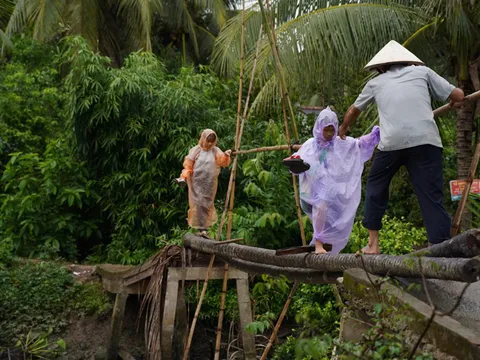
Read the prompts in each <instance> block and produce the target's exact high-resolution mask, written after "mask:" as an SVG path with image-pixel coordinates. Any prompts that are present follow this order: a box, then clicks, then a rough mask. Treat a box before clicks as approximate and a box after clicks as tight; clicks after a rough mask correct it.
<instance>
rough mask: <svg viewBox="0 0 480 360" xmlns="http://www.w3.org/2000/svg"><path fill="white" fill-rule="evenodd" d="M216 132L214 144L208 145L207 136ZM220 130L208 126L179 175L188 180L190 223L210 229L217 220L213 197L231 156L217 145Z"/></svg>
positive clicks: (193, 225) (189, 154)
mask: <svg viewBox="0 0 480 360" xmlns="http://www.w3.org/2000/svg"><path fill="white" fill-rule="evenodd" d="M212 134H213V135H215V141H214V142H213V145H211V146H210V147H209V144H208V143H207V137H208V136H209V135H212ZM216 144H217V134H215V131H213V130H211V129H205V130H203V132H202V135H201V136H200V141H199V142H198V145H196V146H194V147H193V148H192V149H190V152H189V153H188V155H187V156H186V157H185V161H184V162H183V168H184V169H183V171H182V174H181V175H180V177H181V178H183V179H185V180H186V181H187V184H188V203H189V206H190V209H189V210H188V225H190V227H192V228H195V229H202V230H204V229H208V228H209V227H210V226H212V225H213V224H215V222H216V221H217V212H216V211H215V206H214V200H215V194H216V193H217V185H218V174H219V173H220V168H221V167H227V166H228V165H230V156H229V155H226V154H225V153H224V152H223V151H222V150H220V149H219V148H218V147H216V146H215V145H216Z"/></svg>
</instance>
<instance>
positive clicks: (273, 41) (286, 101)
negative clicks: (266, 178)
mask: <svg viewBox="0 0 480 360" xmlns="http://www.w3.org/2000/svg"><path fill="white" fill-rule="evenodd" d="M266 2H267V8H268V9H269V10H270V3H269V0H266ZM258 3H259V5H260V10H261V12H262V16H263V21H264V23H265V28H266V31H267V35H268V40H269V41H270V47H271V48H272V52H273V55H274V58H275V65H276V69H277V73H278V77H279V80H280V94H281V97H282V113H283V121H284V123H285V134H286V137H287V141H288V142H289V143H290V142H291V140H290V131H289V128H288V119H287V111H286V109H285V108H286V105H288V111H289V113H290V117H291V120H292V123H293V131H294V135H295V140H296V141H298V140H299V138H298V130H297V123H296V121H295V113H294V111H293V107H292V102H291V101H290V96H289V95H288V91H287V82H286V80H285V76H284V71H283V67H282V63H281V62H280V57H279V55H278V44H277V37H276V35H275V27H274V23H273V17H270V22H271V24H269V22H268V19H267V14H266V12H265V8H264V6H263V3H262V0H258ZM270 26H271V27H270ZM292 185H293V193H294V196H295V208H296V210H297V217H298V227H299V228H300V237H301V239H302V245H303V246H305V245H306V244H307V242H306V239H305V229H304V228H303V218H302V210H301V208H300V194H299V193H298V187H297V178H296V177H295V174H292Z"/></svg>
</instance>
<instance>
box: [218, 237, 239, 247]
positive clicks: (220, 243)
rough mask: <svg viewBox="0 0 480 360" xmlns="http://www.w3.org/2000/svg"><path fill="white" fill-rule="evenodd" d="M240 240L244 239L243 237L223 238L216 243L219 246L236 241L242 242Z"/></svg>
mask: <svg viewBox="0 0 480 360" xmlns="http://www.w3.org/2000/svg"><path fill="white" fill-rule="evenodd" d="M240 241H243V238H238V239H230V240H223V241H217V242H216V243H215V244H214V245H215V246H218V245H225V244H230V243H234V242H240Z"/></svg>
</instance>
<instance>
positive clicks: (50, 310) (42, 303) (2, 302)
mask: <svg viewBox="0 0 480 360" xmlns="http://www.w3.org/2000/svg"><path fill="white" fill-rule="evenodd" d="M108 308H109V299H108V297H107V296H106V294H104V293H103V290H102V289H101V288H100V287H98V286H97V287H95V286H94V285H87V286H84V285H80V284H77V283H75V282H74V280H73V275H72V274H70V273H69V272H67V270H66V269H65V268H63V267H60V266H59V265H57V264H54V263H38V264H34V263H26V264H22V265H21V266H16V267H13V268H9V269H4V270H0V339H2V344H1V345H9V344H12V343H13V342H14V340H15V339H18V338H19V337H21V336H22V335H23V336H26V335H27V334H28V333H29V332H30V331H33V332H35V333H38V332H39V333H42V332H46V331H49V329H50V328H51V329H53V331H54V332H58V331H60V330H62V329H63V328H64V327H65V326H66V325H67V322H68V316H69V314H70V313H72V311H77V312H78V311H80V313H83V314H94V313H104V312H105V311H106V310H107V309H108Z"/></svg>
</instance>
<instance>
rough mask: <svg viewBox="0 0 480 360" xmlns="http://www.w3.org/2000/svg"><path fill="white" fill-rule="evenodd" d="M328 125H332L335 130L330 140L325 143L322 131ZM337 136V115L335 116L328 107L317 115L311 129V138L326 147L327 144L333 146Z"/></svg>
mask: <svg viewBox="0 0 480 360" xmlns="http://www.w3.org/2000/svg"><path fill="white" fill-rule="evenodd" d="M329 125H333V127H334V128H335V133H334V135H333V138H332V140H330V141H326V140H325V138H324V137H323V129H324V128H326V127H327V126H329ZM337 134H338V118H337V114H335V113H334V112H333V111H332V110H331V109H330V107H327V108H326V109H324V110H322V111H321V112H320V114H318V117H317V120H316V121H315V126H314V127H313V137H314V138H315V140H316V141H317V143H319V144H320V145H322V146H328V145H329V144H333V142H334V141H335V139H336V137H337Z"/></svg>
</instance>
